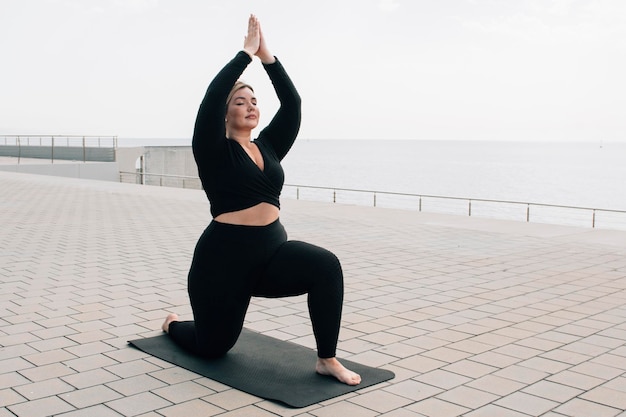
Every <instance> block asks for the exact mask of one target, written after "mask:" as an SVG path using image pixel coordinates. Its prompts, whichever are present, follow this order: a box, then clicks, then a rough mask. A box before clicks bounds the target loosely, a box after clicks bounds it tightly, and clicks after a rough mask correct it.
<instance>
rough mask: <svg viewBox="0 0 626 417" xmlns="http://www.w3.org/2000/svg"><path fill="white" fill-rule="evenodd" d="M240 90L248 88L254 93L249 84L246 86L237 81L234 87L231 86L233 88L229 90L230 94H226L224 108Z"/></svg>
mask: <svg viewBox="0 0 626 417" xmlns="http://www.w3.org/2000/svg"><path fill="white" fill-rule="evenodd" d="M242 88H249V89H250V90H252V92H253V93H254V88H252V87H251V86H250V85H249V84H246V83H244V82H243V81H237V82H236V83H235V85H233V88H231V89H230V93H228V97H227V98H226V106H228V104H229V103H230V101H231V100H232V99H233V96H234V95H235V93H236V92H237V91H239V90H241V89H242Z"/></svg>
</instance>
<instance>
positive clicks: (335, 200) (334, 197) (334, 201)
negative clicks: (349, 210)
mask: <svg viewBox="0 0 626 417" xmlns="http://www.w3.org/2000/svg"><path fill="white" fill-rule="evenodd" d="M336 202H337V190H333V203H336Z"/></svg>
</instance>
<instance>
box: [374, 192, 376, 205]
mask: <svg viewBox="0 0 626 417" xmlns="http://www.w3.org/2000/svg"><path fill="white" fill-rule="evenodd" d="M374 207H376V193H374Z"/></svg>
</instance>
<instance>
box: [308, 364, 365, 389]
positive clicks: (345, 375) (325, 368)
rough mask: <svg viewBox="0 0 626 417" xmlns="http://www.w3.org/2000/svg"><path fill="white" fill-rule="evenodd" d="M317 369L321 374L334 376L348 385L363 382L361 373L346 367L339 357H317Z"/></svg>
mask: <svg viewBox="0 0 626 417" xmlns="http://www.w3.org/2000/svg"><path fill="white" fill-rule="evenodd" d="M315 371H316V372H317V373H318V374H320V375H329V376H334V377H335V378H337V379H338V380H339V382H343V383H344V384H348V385H359V384H360V383H361V375H359V374H357V373H356V372H352V371H351V370H349V369H347V368H346V367H344V366H343V365H342V364H341V363H340V362H339V361H338V360H337V358H327V359H322V358H317V364H316V365H315Z"/></svg>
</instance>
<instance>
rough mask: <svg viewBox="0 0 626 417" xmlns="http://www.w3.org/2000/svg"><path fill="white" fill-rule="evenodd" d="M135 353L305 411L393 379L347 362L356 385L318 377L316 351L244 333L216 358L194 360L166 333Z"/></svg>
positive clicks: (140, 345) (381, 371) (143, 341)
mask: <svg viewBox="0 0 626 417" xmlns="http://www.w3.org/2000/svg"><path fill="white" fill-rule="evenodd" d="M129 343H130V344H131V345H133V346H135V347H136V348H138V349H140V350H142V351H144V352H146V353H149V354H150V355H152V356H155V357H157V358H159V359H162V360H164V361H167V362H170V363H173V364H175V365H178V366H180V367H182V368H185V369H188V370H190V371H193V372H195V373H197V374H200V375H202V376H205V377H207V378H211V379H213V380H215V381H218V382H221V383H223V384H226V385H228V386H231V387H233V388H236V389H238V390H240V391H244V392H247V393H248V394H252V395H255V396H257V397H261V398H265V399H268V400H273V401H279V402H282V403H284V404H286V405H288V406H291V407H296V408H300V407H306V406H309V405H311V404H315V403H318V402H321V401H325V400H328V399H329V398H334V397H337V396H339V395H343V394H346V393H348V392H352V391H356V390H359V389H362V388H365V387H369V386H371V385H375V384H378V383H380V382H384V381H387V380H389V379H392V378H393V377H394V376H395V375H394V374H393V372H391V371H388V370H386V369H377V368H372V367H369V366H365V365H361V364H358V363H355V362H351V361H348V360H341V362H342V363H343V364H344V366H345V367H346V368H348V369H351V370H353V371H354V372H357V373H358V374H360V375H361V383H360V384H359V385H356V386H349V385H346V384H342V383H340V382H339V381H337V380H336V379H335V378H332V377H328V376H322V375H319V374H317V373H316V372H315V361H316V359H317V354H316V353H315V351H314V350H312V349H309V348H307V347H304V346H300V345H297V344H295V343H292V342H286V341H283V340H278V339H275V338H273V337H269V336H266V335H263V334H261V333H257V332H253V331H251V330H248V329H243V332H242V333H241V336H240V337H239V340H238V341H237V344H236V345H235V347H234V348H233V349H231V351H230V352H228V354H226V355H225V356H223V357H221V358H218V359H205V358H201V357H198V356H194V355H192V354H190V353H188V352H186V351H184V350H183V349H182V348H180V347H179V346H178V345H176V344H175V343H174V342H173V341H172V339H170V337H169V336H167V335H166V334H163V335H159V336H155V337H150V338H146V339H137V340H131V341H130V342H129Z"/></svg>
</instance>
